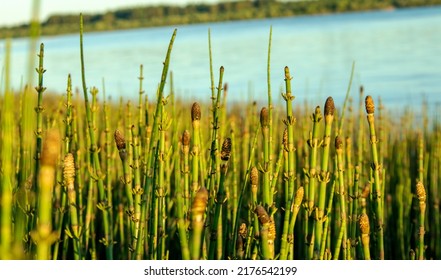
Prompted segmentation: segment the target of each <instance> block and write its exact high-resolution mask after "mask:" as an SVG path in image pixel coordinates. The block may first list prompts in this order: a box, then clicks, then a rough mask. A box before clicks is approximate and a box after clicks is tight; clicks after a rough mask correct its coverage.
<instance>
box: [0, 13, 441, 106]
mask: <svg viewBox="0 0 441 280" xmlns="http://www.w3.org/2000/svg"><path fill="white" fill-rule="evenodd" d="M270 26H272V28H273V37H272V38H273V40H272V54H271V83H272V92H273V95H274V96H275V99H276V100H280V92H281V90H282V89H283V85H284V81H283V78H284V75H283V74H284V73H283V70H284V67H285V66H289V67H290V70H291V75H292V76H293V80H292V85H293V92H294V95H295V96H296V102H303V101H305V100H308V101H311V102H317V104H318V105H322V103H323V102H324V100H325V99H326V97H327V96H329V95H331V96H333V97H334V99H335V100H336V102H342V101H343V99H344V95H345V93H346V89H347V86H348V82H349V76H350V72H351V67H352V63H353V62H354V61H355V74H354V80H353V87H352V92H351V93H352V94H353V95H354V97H355V98H358V95H357V92H358V88H359V86H360V85H364V87H365V89H366V93H367V94H371V95H373V96H374V97H378V96H381V98H382V100H383V101H384V105H385V106H387V107H396V106H403V105H411V104H421V102H422V100H423V99H425V100H427V101H428V102H429V104H431V105H432V104H437V103H439V102H441V7H435V8H416V9H403V10H393V11H378V12H362V13H348V14H337V15H320V16H302V17H292V18H277V19H267V20H252V21H239V22H225V23H209V24H198V25H188V26H177V27H176V28H177V29H178V32H177V37H176V41H175V45H174V47H173V51H172V57H171V64H170V70H172V71H173V75H174V84H175V89H176V94H177V96H178V97H180V98H183V99H191V100H198V101H209V100H210V99H209V97H210V95H211V92H210V74H209V59H208V29H211V38H212V53H213V62H214V70H215V72H214V76H215V84H216V85H217V83H218V76H219V75H218V69H219V67H220V66H224V67H225V75H224V81H225V82H227V83H228V84H229V89H230V90H229V99H230V100H235V101H249V100H265V99H266V96H267V83H266V79H267V78H266V75H267V74H266V73H267V72H266V67H267V51H268V37H269V30H270ZM174 28H175V27H173V26H171V27H160V28H149V29H136V30H129V31H114V32H101V33H89V34H86V35H85V37H84V46H85V62H86V77H87V85H88V87H92V86H96V87H98V88H99V89H101V88H102V79H103V78H104V80H105V86H106V93H107V94H108V95H110V96H112V98H119V96H121V95H122V96H124V98H125V99H133V100H136V98H137V94H138V87H139V82H138V79H137V77H138V76H139V65H140V64H143V65H144V76H145V80H144V88H145V90H146V92H147V93H148V94H150V95H151V96H154V94H155V92H156V87H157V85H158V83H159V81H160V76H161V71H162V62H163V60H164V58H165V54H166V50H167V46H168V43H169V40H170V37H171V35H172V32H173V29H174ZM41 42H43V43H44V44H45V68H46V69H47V72H46V73H45V76H44V80H45V86H46V87H47V88H48V90H50V91H55V92H60V93H63V92H65V89H66V79H67V75H68V74H69V73H71V74H72V79H73V84H74V86H75V87H80V86H81V80H80V79H81V76H80V71H79V70H80V63H79V62H80V54H79V35H78V34H73V35H64V36H55V37H43V38H41ZM3 45H4V43H3V42H1V43H0V46H1V47H0V48H2V49H3ZM28 46H29V43H28V41H27V40H25V39H17V40H14V41H13V43H12V47H13V56H12V62H13V63H12V64H13V65H12V77H13V80H12V85H13V86H14V88H15V89H17V88H18V87H19V86H20V84H21V81H22V79H23V78H24V77H25V76H26V69H27V67H26V65H27V59H28ZM35 54H37V50H35ZM0 59H1V60H3V57H2V56H0ZM37 59H38V58H37V56H35V62H37ZM0 62H2V61H0ZM33 80H34V81H35V83H36V77H34V79H33Z"/></svg>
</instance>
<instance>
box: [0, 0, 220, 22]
mask: <svg viewBox="0 0 441 280" xmlns="http://www.w3.org/2000/svg"><path fill="white" fill-rule="evenodd" d="M32 2H33V0H0V3H2V5H1V7H2V8H1V9H0V26H11V25H17V24H22V23H26V22H28V21H29V19H30V18H31V12H32ZM215 2H218V0H40V20H45V19H47V17H48V16H49V15H52V14H54V13H57V14H60V13H80V12H83V13H92V12H105V11H108V10H114V9H117V8H123V7H132V6H137V5H143V6H145V5H150V4H152V5H153V4H179V5H185V4H188V3H215Z"/></svg>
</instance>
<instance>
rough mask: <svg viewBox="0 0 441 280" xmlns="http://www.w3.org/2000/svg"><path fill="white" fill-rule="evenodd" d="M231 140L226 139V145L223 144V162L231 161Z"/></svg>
mask: <svg viewBox="0 0 441 280" xmlns="http://www.w3.org/2000/svg"><path fill="white" fill-rule="evenodd" d="M231 145H232V142H231V138H228V137H227V138H225V140H224V143H223V144H222V150H221V160H223V161H227V160H229V159H230V155H231Z"/></svg>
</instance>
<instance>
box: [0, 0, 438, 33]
mask: <svg viewBox="0 0 441 280" xmlns="http://www.w3.org/2000/svg"><path fill="white" fill-rule="evenodd" d="M439 4H441V0H387V1H379V0H368V1H364V0H353V1H349V0H321V1H293V2H291V1H284V2H279V1H276V0H252V1H251V0H247V1H220V3H218V4H213V5H208V4H191V5H187V6H184V7H182V6H166V5H157V6H145V7H133V8H126V9H121V10H116V11H108V12H106V13H104V14H89V15H84V24H85V30H86V31H105V30H117V29H129V28H140V27H151V26H164V25H181V24H191V23H202V22H214V21H231V20H245V19H259V18H271V17H289V16H297V15H311V14H325V13H340V12H349V11H364V10H375V9H393V8H403V7H414V6H429V5H439ZM77 17H78V15H52V16H50V17H49V18H48V19H47V20H45V21H44V22H42V23H41V25H42V28H41V34H42V35H56V34H63V33H74V32H76V31H77ZM30 27H31V25H30V24H24V25H21V26H14V27H7V28H6V27H4V28H0V37H3V38H4V37H24V36H28V35H29V34H30V31H29V29H30Z"/></svg>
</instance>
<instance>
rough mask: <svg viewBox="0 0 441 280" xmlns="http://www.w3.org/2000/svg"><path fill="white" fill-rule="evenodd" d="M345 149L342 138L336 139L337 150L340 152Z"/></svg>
mask: <svg viewBox="0 0 441 280" xmlns="http://www.w3.org/2000/svg"><path fill="white" fill-rule="evenodd" d="M342 148H343V140H341V137H340V136H337V137H335V149H337V150H340V149H342Z"/></svg>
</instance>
